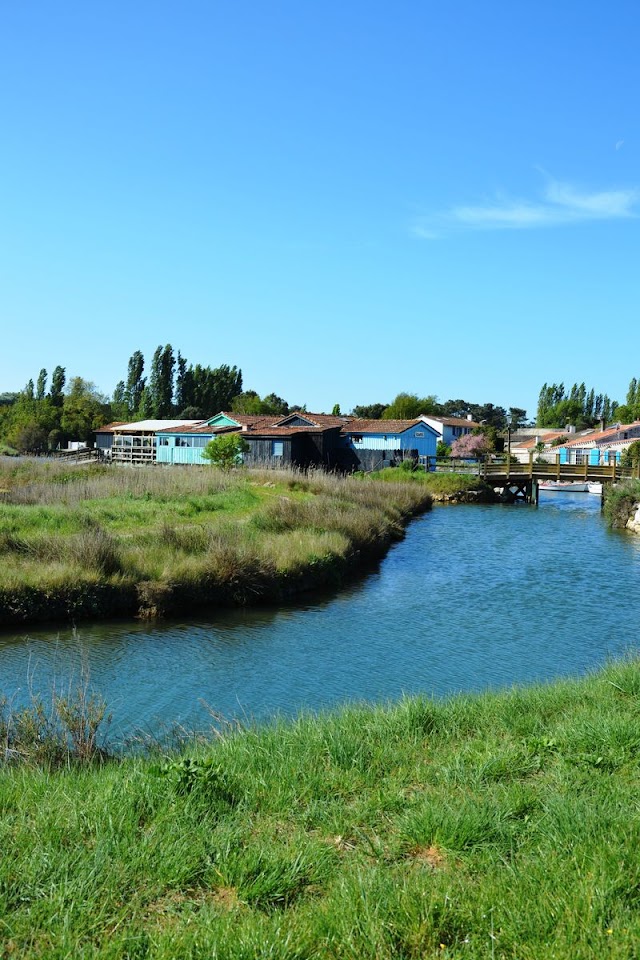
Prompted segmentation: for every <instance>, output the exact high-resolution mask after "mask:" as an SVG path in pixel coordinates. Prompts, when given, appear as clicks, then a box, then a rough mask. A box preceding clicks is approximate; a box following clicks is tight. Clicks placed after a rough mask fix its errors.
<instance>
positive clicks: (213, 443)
mask: <svg viewBox="0 0 640 960" xmlns="http://www.w3.org/2000/svg"><path fill="white" fill-rule="evenodd" d="M248 452H249V444H248V443H247V441H246V440H245V439H244V437H241V436H240V434H239V433H224V434H222V436H220V437H214V438H213V440H209V443H208V444H207V445H206V447H205V448H204V450H203V451H202V456H203V457H204V458H205V460H209V461H210V462H211V463H212V464H213V465H214V466H215V467H220V469H222V470H230V469H231V468H232V467H237V466H239V465H240V464H241V463H242V457H243V455H244V454H245V453H248Z"/></svg>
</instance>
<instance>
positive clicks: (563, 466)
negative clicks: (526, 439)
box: [425, 454, 640, 482]
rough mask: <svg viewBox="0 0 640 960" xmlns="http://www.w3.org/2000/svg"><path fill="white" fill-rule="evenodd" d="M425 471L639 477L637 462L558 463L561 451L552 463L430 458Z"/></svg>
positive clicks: (541, 477)
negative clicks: (624, 464) (628, 463)
mask: <svg viewBox="0 0 640 960" xmlns="http://www.w3.org/2000/svg"><path fill="white" fill-rule="evenodd" d="M425 466H426V469H427V470H436V471H437V472H438V473H466V474H471V475H473V476H481V477H484V478H485V479H486V480H489V481H490V480H491V479H493V478H496V477H511V476H515V477H523V478H524V477H528V478H530V479H532V480H533V479H536V480H593V481H597V480H601V481H608V482H612V481H615V480H624V479H627V478H637V479H640V464H636V465H635V466H634V467H631V468H628V467H625V468H623V467H621V466H620V464H619V463H616V462H615V460H614V461H612V462H611V463H601V464H590V463H589V462H588V461H585V462H584V463H560V454H556V457H555V460H554V461H552V462H549V461H548V460H547V461H544V462H539V461H534V459H533V456H531V457H530V458H529V460H528V461H527V462H526V463H521V462H520V461H519V460H517V459H516V458H515V457H510V456H508V455H507V456H505V457H502V458H500V459H495V460H484V461H482V460H461V459H458V458H453V457H444V458H441V457H438V458H437V459H436V458H435V457H429V458H427V462H426V464H425Z"/></svg>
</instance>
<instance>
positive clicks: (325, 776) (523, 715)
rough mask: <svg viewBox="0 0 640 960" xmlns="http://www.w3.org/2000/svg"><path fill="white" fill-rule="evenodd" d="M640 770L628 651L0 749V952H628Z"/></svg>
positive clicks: (383, 958)
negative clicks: (600, 665) (59, 745)
mask: <svg viewBox="0 0 640 960" xmlns="http://www.w3.org/2000/svg"><path fill="white" fill-rule="evenodd" d="M1 729H2V724H1V723H0V732H1ZM6 733H7V729H6V727H5V729H4V735H5V737H6ZM639 776H640V664H639V663H638V662H637V661H635V662H634V661H629V662H626V663H622V664H617V665H616V664H613V665H610V666H609V667H607V668H606V669H604V670H603V671H602V672H600V673H598V674H596V675H594V676H592V677H588V678H586V679H583V680H579V681H565V682H559V683H556V684H553V685H549V686H535V687H531V688H528V689H523V690H513V691H510V692H506V693H500V694H493V693H492V694H485V695H479V696H458V697H455V698H452V699H450V700H447V701H431V700H428V699H420V698H418V699H407V700H405V701H403V702H401V703H399V704H397V705H395V706H389V707H387V708H376V709H373V708H365V707H350V708H347V709H345V710H343V711H341V712H339V713H335V714H331V715H327V716H324V717H320V718H315V719H314V718H311V717H307V718H301V719H299V720H298V721H297V722H291V723H284V722H283V723H279V724H274V725H272V726H268V727H265V728H262V729H246V730H236V729H233V728H227V729H226V730H225V729H218V735H217V737H216V738H214V739H213V740H212V742H210V743H208V744H200V745H199V746H195V745H194V746H193V747H192V748H191V749H189V750H188V751H187V753H185V754H183V755H180V756H170V757H162V756H160V755H158V756H157V757H154V758H148V757H147V758H143V757H137V758H127V759H123V760H122V759H121V760H104V758H103V759H102V760H101V761H100V762H96V761H94V762H93V763H91V762H90V761H89V762H87V760H86V758H85V763H84V764H80V763H78V762H77V761H75V760H74V759H73V758H68V759H67V761H66V763H65V764H64V765H63V766H62V767H61V768H60V767H58V768H57V769H53V768H52V767H51V766H49V767H44V768H43V767H35V766H32V765H30V764H29V763H28V762H23V763H22V764H20V763H19V761H16V762H14V763H13V764H11V763H9V764H5V766H4V767H2V766H0V845H1V849H2V857H1V858H0V955H1V956H2V957H3V958H13V957H16V958H18V957H19V958H21V960H31V958H47V960H62V958H68V957H82V958H86V960H89V958H104V960H107V958H113V960H115V958H119V960H120V958H125V957H126V958H143V957H144V958H149V960H174V958H176V957H181V958H182V957H185V958H186V957H190V958H193V960H197V958H203V960H205V958H206V960H209V958H211V957H219V958H225V960H249V958H251V960H254V958H261V957H262V958H267V957H269V958H276V960H316V958H317V960H325V958H336V960H338V958H340V960H343V958H349V960H392V958H399V957H402V958H405V960H423V958H426V957H441V958H442V957H450V958H454V957H455V958H461V960H469V958H475V960H486V958H493V957H496V958H513V960H516V958H517V960H540V958H542V957H545V958H546V957H549V958H555V960H564V958H566V960H592V958H594V957H598V958H620V960H622V958H625V960H628V958H629V957H635V956H637V955H638V953H637V950H638V943H640V910H639V907H640V809H639V806H638V783H639Z"/></svg>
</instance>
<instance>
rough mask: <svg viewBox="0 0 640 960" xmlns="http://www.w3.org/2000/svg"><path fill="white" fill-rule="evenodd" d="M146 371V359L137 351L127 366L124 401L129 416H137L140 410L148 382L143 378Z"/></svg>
mask: <svg viewBox="0 0 640 960" xmlns="http://www.w3.org/2000/svg"><path fill="white" fill-rule="evenodd" d="M143 371H144V357H143V355H142V352H141V351H140V350H136V351H135V352H134V353H132V354H131V356H130V357H129V363H128V366H127V382H126V384H125V390H124V400H125V402H126V404H127V407H128V410H129V414H128V415H129V416H133V415H135V414H136V413H137V412H138V410H139V409H140V401H141V399H142V391H143V390H144V387H145V383H146V380H145V378H144V377H143V376H142V374H143Z"/></svg>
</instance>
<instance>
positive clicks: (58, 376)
mask: <svg viewBox="0 0 640 960" xmlns="http://www.w3.org/2000/svg"><path fill="white" fill-rule="evenodd" d="M66 382H67V377H66V373H65V368H64V367H61V366H57V367H56V368H55V369H54V371H53V373H52V374H51V389H50V391H49V397H50V398H51V401H52V403H53V404H54V405H55V406H56V407H61V406H62V404H63V402H64V385H65V383H66Z"/></svg>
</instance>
